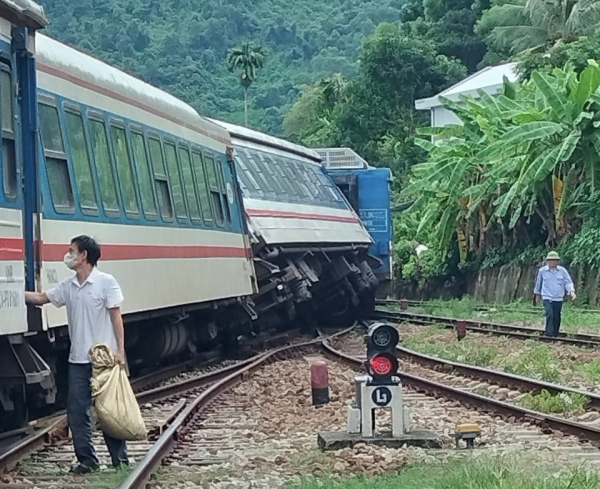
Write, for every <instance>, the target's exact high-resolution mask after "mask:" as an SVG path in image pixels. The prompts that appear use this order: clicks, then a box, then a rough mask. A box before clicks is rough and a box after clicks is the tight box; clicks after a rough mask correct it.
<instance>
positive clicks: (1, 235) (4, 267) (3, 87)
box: [0, 26, 27, 335]
mask: <svg viewBox="0 0 600 489" xmlns="http://www.w3.org/2000/svg"><path fill="white" fill-rule="evenodd" d="M4 29H5V28H4V26H3V27H2V28H1V29H0V120H1V123H2V151H1V152H0V168H1V171H0V188H1V190H0V335H6V334H13V333H22V332H25V331H27V308H26V306H25V297H24V290H25V254H24V241H23V239H24V234H23V222H24V221H23V217H24V216H23V186H22V185H21V180H22V178H21V176H22V165H21V161H20V160H21V158H20V151H18V142H19V140H20V136H19V130H18V126H19V124H20V118H19V117H18V114H19V113H20V110H19V106H18V99H17V97H16V94H15V87H16V86H17V83H16V82H17V80H16V70H15V66H14V63H13V62H12V56H11V54H12V47H11V43H10V39H11V38H10V35H11V32H10V31H9V32H8V33H7V32H4ZM7 34H8V38H7Z"/></svg>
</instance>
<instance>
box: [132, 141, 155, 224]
mask: <svg viewBox="0 0 600 489" xmlns="http://www.w3.org/2000/svg"><path fill="white" fill-rule="evenodd" d="M131 149H132V150H133V160H134V162H135V169H136V170H137V175H138V180H139V182H140V195H141V197H142V209H143V210H144V214H145V215H146V217H149V218H156V202H154V192H153V191H152V176H151V175H150V168H149V166H148V153H147V152H146V144H145V142H144V135H143V134H140V133H139V132H132V133H131Z"/></svg>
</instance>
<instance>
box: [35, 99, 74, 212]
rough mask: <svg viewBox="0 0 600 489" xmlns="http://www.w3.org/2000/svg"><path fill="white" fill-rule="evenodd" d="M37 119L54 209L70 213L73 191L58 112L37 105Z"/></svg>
mask: <svg viewBox="0 0 600 489" xmlns="http://www.w3.org/2000/svg"><path fill="white" fill-rule="evenodd" d="M39 118H40V130H41V133H42V145H43V146H44V155H45V157H46V169H47V171H48V183H49V185H50V195H51V197H52V201H53V203H54V208H55V209H56V210H57V211H59V212H72V211H73V209H74V201H73V189H72V187H71V180H70V178H69V165H68V162H67V155H66V154H65V147H64V143H63V139H62V134H61V128H60V121H59V119H58V110H57V108H56V107H54V106H51V105H46V104H39Z"/></svg>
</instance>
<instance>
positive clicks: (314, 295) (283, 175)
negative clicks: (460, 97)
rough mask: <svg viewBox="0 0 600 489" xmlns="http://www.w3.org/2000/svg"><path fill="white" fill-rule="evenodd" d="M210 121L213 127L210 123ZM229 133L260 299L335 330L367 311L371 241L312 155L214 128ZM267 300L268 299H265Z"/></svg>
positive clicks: (246, 132)
mask: <svg viewBox="0 0 600 489" xmlns="http://www.w3.org/2000/svg"><path fill="white" fill-rule="evenodd" d="M215 122H217V121H215ZM218 124H220V125H221V126H223V127H224V128H225V129H227V131H228V132H229V133H230V134H231V137H232V141H233V146H234V159H235V164H236V171H237V175H238V179H239V183H240V187H241V191H242V195H243V200H244V208H245V211H246V215H247V219H248V228H249V231H250V235H251V236H252V240H253V251H254V256H255V265H256V270H257V278H258V280H259V290H260V295H261V297H259V298H258V299H257V301H258V302H262V303H267V304H269V305H272V304H274V301H273V297H277V300H276V301H275V302H277V303H285V304H286V305H287V311H288V313H292V314H293V313H294V312H300V313H307V308H304V307H302V306H303V305H306V304H310V305H311V308H310V310H311V311H315V312H318V316H319V317H320V318H322V319H323V318H324V319H326V320H327V321H328V322H333V323H337V324H341V323H343V322H344V321H346V320H348V319H354V318H355V314H356V311H357V310H358V309H360V308H369V307H371V306H372V301H373V298H374V294H375V289H376V287H377V280H376V278H375V276H374V275H373V272H372V270H371V267H372V266H376V265H378V262H377V260H374V259H373V257H372V256H370V255H369V254H368V249H369V247H370V246H371V245H372V244H373V240H372V238H371V236H370V235H369V233H368V232H367V230H366V229H365V227H364V226H363V223H362V222H361V220H360V219H359V217H358V215H357V214H356V212H355V211H354V209H353V208H352V207H351V206H350V205H349V203H348V201H347V200H346V199H345V198H344V195H343V194H342V193H341V192H340V190H339V189H338V188H337V187H336V185H335V184H334V182H333V181H332V180H331V178H330V177H329V176H328V175H327V173H326V172H325V170H324V168H323V165H322V163H321V158H320V156H319V155H318V154H317V153H316V152H315V151H313V150H311V149H309V148H305V147H303V146H299V145H296V144H293V143H290V142H288V141H284V140H282V139H279V138H275V137H272V136H269V135H267V134H263V133H260V132H258V131H254V130H251V129H247V128H244V127H240V126H236V125H233V124H228V123H225V122H218ZM267 294H269V296H268V297H269V298H268V299H267Z"/></svg>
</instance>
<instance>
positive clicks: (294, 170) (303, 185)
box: [286, 158, 316, 202]
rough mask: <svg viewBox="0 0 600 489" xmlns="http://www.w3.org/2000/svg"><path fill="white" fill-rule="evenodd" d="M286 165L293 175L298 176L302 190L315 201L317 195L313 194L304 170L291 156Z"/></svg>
mask: <svg viewBox="0 0 600 489" xmlns="http://www.w3.org/2000/svg"><path fill="white" fill-rule="evenodd" d="M286 165H287V167H288V168H289V169H290V172H291V173H292V175H293V176H295V177H296V180H295V181H296V182H298V187H300V190H302V191H303V192H304V193H305V194H306V196H307V197H308V198H309V199H310V200H311V201H313V202H314V201H315V200H316V196H315V195H314V194H313V192H312V191H311V189H310V187H309V186H308V184H307V183H306V179H305V178H304V175H303V170H302V169H300V168H298V164H297V163H296V161H294V160H292V159H291V158H287V159H286Z"/></svg>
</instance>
